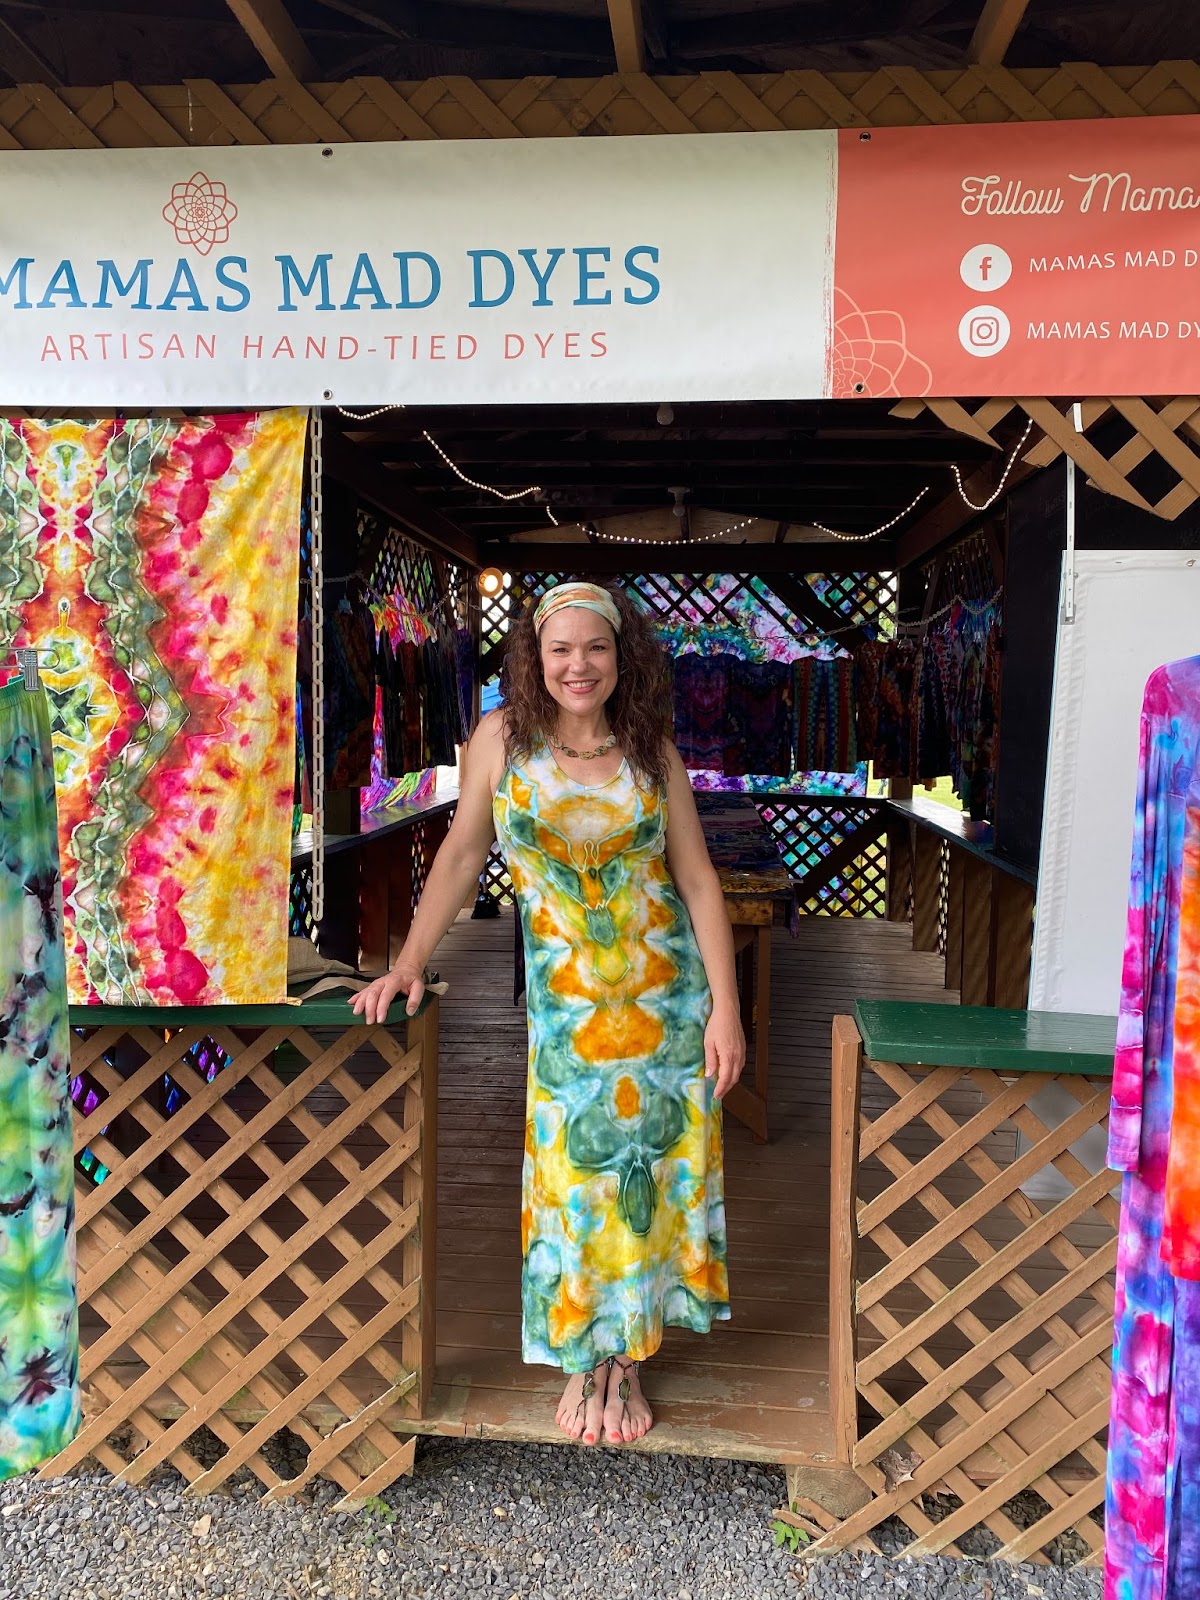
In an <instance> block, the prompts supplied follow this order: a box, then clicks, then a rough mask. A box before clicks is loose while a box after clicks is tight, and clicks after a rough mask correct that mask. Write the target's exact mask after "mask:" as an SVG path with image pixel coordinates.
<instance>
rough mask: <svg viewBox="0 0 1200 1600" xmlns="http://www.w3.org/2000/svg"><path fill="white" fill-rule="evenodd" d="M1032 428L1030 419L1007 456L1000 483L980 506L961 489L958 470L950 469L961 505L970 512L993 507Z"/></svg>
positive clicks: (960, 474)
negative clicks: (1011, 451)
mask: <svg viewBox="0 0 1200 1600" xmlns="http://www.w3.org/2000/svg"><path fill="white" fill-rule="evenodd" d="M1032 428H1033V418H1032V417H1030V419H1029V421H1028V422H1027V423H1026V424H1025V432H1024V433H1023V434H1022V435H1021V437H1020V439H1019V440H1018V442H1017V447H1016V449H1015V450H1014V451H1013V453H1012V455H1010V456H1009V458H1008V462H1007V464H1006V465H1005V468H1004V471H1003V472H1002V473H1001V474H1000V482H999V483H998V484H997V485H996V488H995V491H994V493H992V494H990V495H989V496H988V498H987V499H986V500H985V501H984V502H983V503H982V504H981V505H976V504H975V502H974V500H972V499H971V498H970V497H969V496H968V494H967V491H966V490H965V489H964V488H963V481H962V473H961V472H960V471H959V470H958V468H957V467H951V468H950V470H951V472H953V474H954V481H955V483H956V484H957V485H958V492H959V494H960V496H961V497H962V502H963V505H965V506H969V507H970V509H971V510H972V511H986V510H987V509H988V507H989V506H994V505H995V503H996V501H997V500H999V498H1000V496H1001V495H1002V494H1003V493H1004V485H1005V484H1006V483H1007V482H1008V475H1009V473H1010V472H1011V471H1012V469H1013V467H1014V466H1015V465H1016V462H1017V457H1018V456H1019V455H1020V454H1021V451H1022V450H1023V449H1024V448H1025V441H1026V439H1028V437H1029V435H1030V432H1031V431H1032Z"/></svg>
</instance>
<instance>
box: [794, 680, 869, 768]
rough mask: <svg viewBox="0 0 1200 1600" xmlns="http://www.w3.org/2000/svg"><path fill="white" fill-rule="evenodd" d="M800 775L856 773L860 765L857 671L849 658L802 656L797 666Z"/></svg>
mask: <svg viewBox="0 0 1200 1600" xmlns="http://www.w3.org/2000/svg"><path fill="white" fill-rule="evenodd" d="M793 672H794V675H795V687H794V691H793V692H794V696H795V707H796V713H795V720H796V730H797V733H796V754H795V762H794V765H795V770H796V771H797V772H853V771H854V768H855V767H856V766H857V765H858V741H857V739H856V737H855V700H856V686H855V669H854V662H853V661H852V660H851V659H850V658H849V657H848V656H836V657H835V658H834V659H833V660H832V661H819V660H818V659H817V658H816V657H815V656H801V657H800V659H799V660H798V661H796V662H795V663H794V665H793Z"/></svg>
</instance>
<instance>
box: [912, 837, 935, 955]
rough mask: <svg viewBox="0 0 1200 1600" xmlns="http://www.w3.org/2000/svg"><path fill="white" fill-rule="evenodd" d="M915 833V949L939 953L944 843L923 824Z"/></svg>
mask: <svg viewBox="0 0 1200 1600" xmlns="http://www.w3.org/2000/svg"><path fill="white" fill-rule="evenodd" d="M913 832H914V846H915V848H914V850H913V949H914V950H936V949H937V947H938V889H939V886H940V883H941V876H942V841H941V840H940V839H939V838H938V836H937V834H936V833H934V832H933V831H932V830H931V829H929V828H922V827H921V826H920V825H919V824H918V825H917V826H916V828H914V830H913Z"/></svg>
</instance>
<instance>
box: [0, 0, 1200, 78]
mask: <svg viewBox="0 0 1200 1600" xmlns="http://www.w3.org/2000/svg"><path fill="white" fill-rule="evenodd" d="M240 4H241V5H242V6H243V7H249V8H250V9H252V10H257V9H259V8H261V12H262V14H263V15H267V16H268V17H270V16H274V17H275V18H278V17H279V16H280V15H281V14H282V15H284V16H285V18H290V23H291V24H294V25H295V28H296V29H297V30H298V34H299V39H300V40H301V41H302V46H301V48H302V49H303V50H305V51H306V52H307V54H306V56H305V61H306V65H311V66H312V67H313V68H314V69H315V71H314V72H311V73H310V72H307V71H306V72H305V73H304V74H303V75H304V76H306V77H309V78H310V81H325V82H328V81H336V80H340V79H343V78H347V77H354V76H356V75H358V74H367V73H369V74H376V75H379V76H382V77H386V78H392V79H419V78H429V77H437V76H440V75H442V74H446V73H458V74H464V75H467V76H471V77H479V78H508V77H524V76H527V75H553V76H562V77H591V76H596V75H599V74H604V73H608V72H611V71H613V70H614V64H615V61H614V46H613V36H612V31H611V28H610V24H609V16H608V9H607V5H606V0H558V3H551V0H286V12H283V9H282V6H281V5H280V0H240ZM982 5H983V0H792V3H790V4H787V3H781V0H642V13H643V18H644V28H645V46H646V66H647V69H648V70H650V71H652V72H657V73H685V74H686V73H691V72H698V71H707V70H718V69H726V70H732V71H735V72H781V71H786V70H789V69H794V68H814V69H816V70H819V71H824V72H837V71H855V70H862V69H871V68H875V67H879V66H905V65H907V66H915V67H920V68H924V69H927V70H932V69H936V68H961V67H962V66H964V65H965V64H966V62H967V51H968V46H969V44H970V42H971V39H972V36H973V34H974V32H975V29H976V27H977V24H978V23H979V20H980V15H981V11H982ZM1197 55H1200V7H1196V6H1193V5H1182V4H1180V3H1179V0H1145V3H1143V4H1139V5H1137V6H1132V5H1128V4H1126V3H1115V0H1029V3H1028V5H1027V6H1026V8H1025V10H1024V14H1023V15H1022V17H1021V21H1020V24H1019V26H1018V28H1017V32H1016V35H1015V37H1014V38H1013V40H1012V42H1011V44H1010V45H1009V46H1008V48H1007V51H1006V53H1005V64H1006V65H1007V66H1010V67H1039V66H1055V65H1057V64H1058V63H1060V62H1062V61H1077V60H1087V61H1094V62H1099V63H1100V64H1102V65H1108V66H1114V65H1130V66H1133V65H1140V64H1146V63H1150V62H1154V61H1158V60H1164V59H1179V58H1182V57H1193V56H1197ZM270 76H273V74H272V72H271V70H270V69H269V68H268V66H267V65H266V63H265V62H264V60H263V58H262V56H261V55H260V54H259V53H258V51H257V50H256V48H255V46H254V44H253V43H252V42H251V39H250V37H249V35H248V34H247V33H246V32H245V31H244V30H243V28H242V26H241V24H240V23H239V21H238V19H237V17H235V15H234V10H233V9H231V5H230V4H229V3H228V0H0V82H5V81H11V82H13V83H17V82H42V83H51V84H57V85H72V86H86V85H96V84H103V83H110V82H115V81H118V80H127V81H130V82H132V83H136V84H165V83H177V82H182V81H183V80H184V79H187V78H213V79H216V80H218V81H221V82H225V83H234V82H236V83H245V82H254V81H257V80H260V79H263V78H267V77H270Z"/></svg>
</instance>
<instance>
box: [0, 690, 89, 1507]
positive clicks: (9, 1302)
mask: <svg viewBox="0 0 1200 1600" xmlns="http://www.w3.org/2000/svg"><path fill="white" fill-rule="evenodd" d="M69 1074H70V1035H69V1033H68V1030H67V967H66V956H65V953H64V950H63V934H62V881H61V878H60V876H59V869H58V834H57V831H56V826H55V815H54V766H53V761H52V757H51V753H50V716H49V711H48V709H47V706H46V699H45V695H44V693H43V692H42V691H40V690H39V691H37V692H35V693H30V692H29V691H28V690H27V689H26V688H25V684H24V682H23V680H21V679H19V678H18V679H17V680H15V681H14V682H12V683H9V684H6V685H5V686H4V687H3V688H0V1479H4V1478H10V1477H13V1476H14V1475H15V1474H17V1473H20V1472H28V1471H29V1470H30V1469H31V1468H33V1467H37V1466H40V1465H41V1464H42V1463H43V1462H44V1461H48V1460H49V1459H50V1457H51V1456H55V1455H57V1454H58V1452H59V1451H60V1450H63V1449H65V1448H66V1446H67V1445H68V1444H70V1442H71V1440H72V1439H73V1438H74V1437H75V1435H76V1433H78V1431H79V1424H80V1392H79V1318H78V1311H77V1306H76V1288H75V1192H74V1184H75V1179H74V1166H75V1163H74V1156H73V1148H72V1132H71V1099H70V1077H69Z"/></svg>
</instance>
